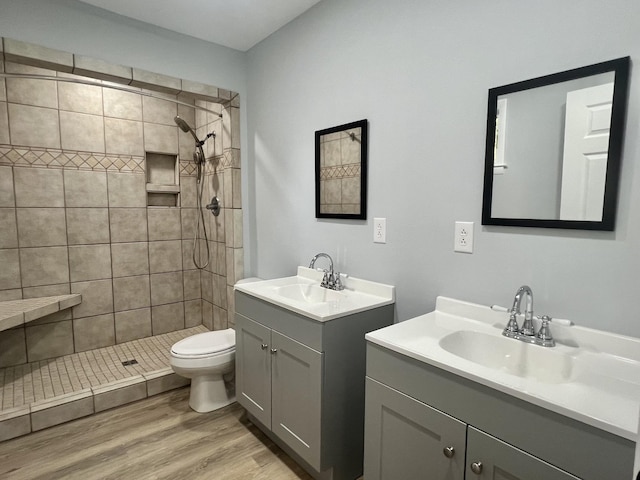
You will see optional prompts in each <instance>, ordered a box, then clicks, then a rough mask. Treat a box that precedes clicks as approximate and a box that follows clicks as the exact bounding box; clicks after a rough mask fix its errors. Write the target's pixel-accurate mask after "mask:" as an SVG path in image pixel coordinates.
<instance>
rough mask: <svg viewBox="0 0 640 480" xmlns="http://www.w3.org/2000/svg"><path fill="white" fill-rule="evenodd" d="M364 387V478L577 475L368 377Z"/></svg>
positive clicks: (556, 478)
mask: <svg viewBox="0 0 640 480" xmlns="http://www.w3.org/2000/svg"><path fill="white" fill-rule="evenodd" d="M366 392H367V393H366V412H367V413H366V421H365V432H366V441H365V470H364V476H365V478H366V479H367V480H370V479H371V480H395V479H399V478H429V479H434V480H435V479H442V480H445V479H446V480H463V479H465V478H466V479H505V478H509V479H510V480H539V479H542V478H544V479H545V480H576V479H578V477H575V476H573V475H571V474H569V473H567V472H563V471H562V470H559V469H557V468H556V467H554V466H553V465H550V464H548V463H547V462H544V461H542V460H540V459H538V458H536V457H534V456H532V455H529V454H527V453H525V452H523V451H522V450H520V449H517V448H515V447H513V446H511V445H509V444H507V443H505V442H502V441H500V440H498V439H497V438H495V437H492V436H491V435H487V434H486V433H484V432H482V431H480V430H478V429H476V428H473V427H472V426H470V425H467V424H466V423H464V422H461V421H459V420H457V419H455V418H453V417H451V416H450V415H447V414H446V413H443V412H441V411H439V410H436V409H435V408H432V407H430V406H429V405H427V404H425V403H422V402H420V401H418V400H415V399H413V398H411V397H409V396H407V395H405V394H403V393H402V392H399V391H397V390H395V389H393V388H390V387H387V386H386V385H383V384H381V383H379V382H376V381H375V380H372V379H371V378H367V389H366ZM465 458H466V463H467V464H466V466H465ZM474 469H475V471H474Z"/></svg>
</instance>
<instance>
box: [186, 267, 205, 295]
mask: <svg viewBox="0 0 640 480" xmlns="http://www.w3.org/2000/svg"><path fill="white" fill-rule="evenodd" d="M183 278H184V299H185V300H195V299H199V298H201V297H202V294H201V290H200V271H199V270H187V271H185V272H183Z"/></svg>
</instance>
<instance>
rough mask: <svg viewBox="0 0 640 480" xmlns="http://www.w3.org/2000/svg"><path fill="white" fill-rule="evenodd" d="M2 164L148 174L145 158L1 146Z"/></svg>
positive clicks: (0, 162)
mask: <svg viewBox="0 0 640 480" xmlns="http://www.w3.org/2000/svg"><path fill="white" fill-rule="evenodd" d="M0 165H9V166H16V167H20V166H25V167H43V168H66V169H72V170H94V171H104V170H107V171H112V172H113V171H115V172H129V173H144V171H145V167H144V165H145V164H144V157H139V156H133V155H104V154H100V153H92V152H73V151H65V150H54V149H50V148H42V149H39V148H20V147H15V146H11V145H0Z"/></svg>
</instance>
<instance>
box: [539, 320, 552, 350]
mask: <svg viewBox="0 0 640 480" xmlns="http://www.w3.org/2000/svg"><path fill="white" fill-rule="evenodd" d="M538 318H539V319H540V321H541V322H542V325H540V330H538V333H537V334H536V343H537V344H538V345H541V346H543V347H554V346H555V345H556V341H555V340H554V339H553V336H552V335H551V329H550V328H549V322H551V321H552V319H551V317H550V316H549V315H542V316H540V317H538Z"/></svg>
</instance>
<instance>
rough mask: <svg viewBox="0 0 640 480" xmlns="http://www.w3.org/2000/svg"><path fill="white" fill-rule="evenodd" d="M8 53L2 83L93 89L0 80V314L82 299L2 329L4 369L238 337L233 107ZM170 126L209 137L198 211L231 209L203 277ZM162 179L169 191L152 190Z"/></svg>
mask: <svg viewBox="0 0 640 480" xmlns="http://www.w3.org/2000/svg"><path fill="white" fill-rule="evenodd" d="M2 45H3V49H2V50H3V51H2V52H0V53H2V54H3V61H2V63H1V64H0V73H6V74H16V75H24V74H26V75H42V76H46V77H57V78H59V79H61V80H65V79H68V80H80V81H84V82H85V83H76V82H70V81H51V80H44V79H32V78H18V77H17V76H15V77H12V76H11V75H7V78H0V225H1V228H0V302H2V301H10V300H19V299H27V298H34V297H44V296H51V295H62V294H69V293H80V294H81V295H82V303H80V304H79V305H77V306H75V307H73V308H71V309H66V310H63V311H60V312H58V313H54V314H52V315H47V316H45V317H43V318H40V319H38V320H35V321H33V322H30V323H27V324H25V325H22V326H18V327H14V328H11V329H8V330H3V331H0V369H1V368H3V367H12V366H17V365H22V364H27V363H31V362H41V361H46V360H48V359H54V358H56V357H61V356H65V355H69V354H74V353H78V352H85V351H89V350H94V349H100V348H105V347H110V346H114V345H119V344H123V343H124V342H132V341H137V340H140V339H144V338H147V337H151V336H153V335H162V334H167V333H169V332H174V331H178V330H183V329H188V328H193V327H197V326H199V325H204V327H206V328H207V329H222V328H227V326H232V325H233V295H232V293H233V284H234V283H235V281H237V280H238V279H239V278H241V277H242V275H243V263H242V262H243V250H242V247H243V245H242V205H241V195H240V149H239V145H240V140H239V99H238V97H237V95H236V94H235V93H233V92H230V91H226V90H222V89H218V88H215V87H211V86H208V85H202V84H198V83H194V82H190V81H187V80H181V79H176V78H173V77H165V76H162V75H157V74H154V73H151V72H146V71H142V70H138V69H135V68H129V67H122V66H112V65H108V64H105V63H104V62H101V61H99V60H94V59H89V58H86V57H81V56H78V55H72V54H66V53H65V52H58V51H53V50H50V49H47V48H44V47H39V46H34V45H30V44H24V43H22V42H17V41H13V40H10V39H4V42H3V44H2ZM72 72H76V73H81V74H82V76H80V75H76V74H74V73H72ZM90 77H92V78H90ZM96 82H99V83H101V85H95V83H96ZM123 84H124V85H130V86H128V87H127V88H126V89H122V86H123ZM111 86H113V87H115V88H110V87H111ZM176 101H177V102H176ZM184 104H189V105H195V106H198V107H202V109H194V108H191V107H189V106H187V105H184ZM176 115H180V117H181V118H183V119H185V120H186V121H187V122H188V123H189V124H190V125H192V126H194V127H195V129H196V132H197V134H198V136H199V137H200V138H205V137H206V135H207V134H208V133H211V132H213V133H215V137H212V138H210V139H209V140H208V141H207V142H206V143H205V145H204V149H205V156H206V158H207V167H206V170H205V176H204V182H205V183H204V193H203V198H202V204H203V205H206V204H207V203H209V200H210V199H211V197H213V196H217V197H218V198H219V199H220V200H221V203H222V207H223V208H222V211H221V213H220V215H219V216H218V217H214V216H213V215H211V213H210V212H209V211H206V212H205V220H206V222H207V229H208V237H209V250H210V254H211V259H210V262H209V265H208V266H207V267H206V268H205V269H203V270H199V269H197V268H196V267H195V265H194V263H193V260H192V252H193V247H194V243H193V238H194V229H195V225H196V218H197V210H196V177H195V165H194V163H193V160H192V155H193V151H194V140H193V137H192V136H191V135H190V134H188V133H184V132H182V131H181V130H180V129H179V128H178V127H177V126H176V124H175V123H174V117H175V116H176ZM157 158H160V159H163V160H162V161H161V162H160V163H156V164H153V163H150V162H152V161H155V160H156V159H157ZM149 165H151V166H152V168H155V167H154V165H156V166H158V169H159V177H158V174H157V172H156V173H155V174H153V175H152V171H151V170H150V169H149ZM167 165H168V167H167ZM174 172H175V174H174ZM154 176H155V178H163V179H166V178H167V177H170V178H173V180H172V181H170V182H166V181H163V183H173V185H162V186H161V187H160V188H158V187H157V185H155V183H156V182H157V181H156V179H154ZM202 236H203V235H202V234H201V235H200V237H202ZM202 242H204V240H199V243H200V246H201V247H202V248H200V251H201V252H205V251H206V249H205V248H204V245H203V244H202ZM1 381H3V380H2V378H0V382H1ZM0 406H1V402H0ZM0 412H1V410H0Z"/></svg>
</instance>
